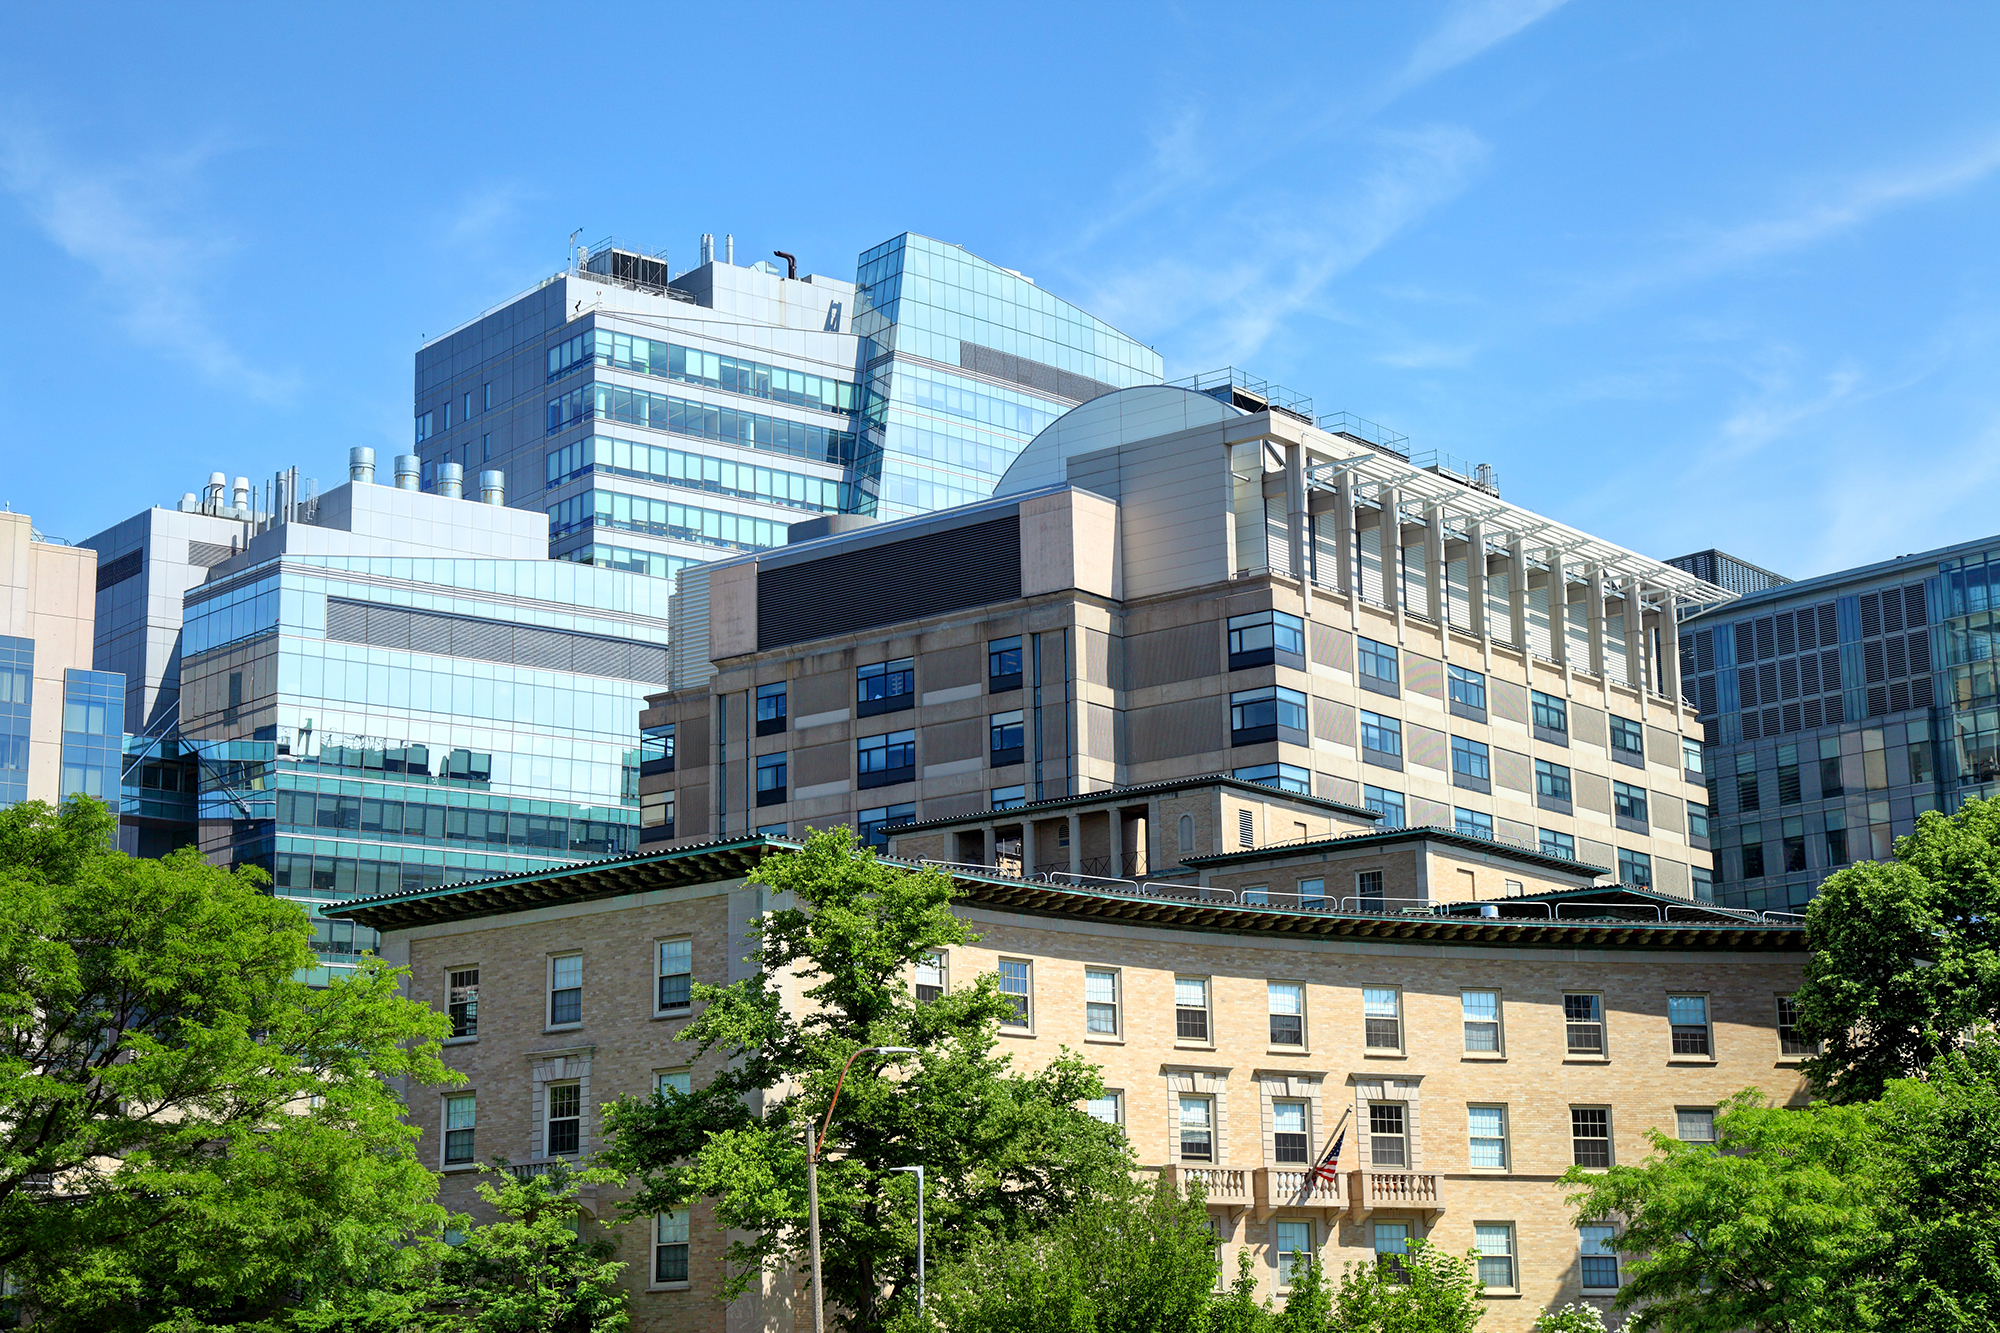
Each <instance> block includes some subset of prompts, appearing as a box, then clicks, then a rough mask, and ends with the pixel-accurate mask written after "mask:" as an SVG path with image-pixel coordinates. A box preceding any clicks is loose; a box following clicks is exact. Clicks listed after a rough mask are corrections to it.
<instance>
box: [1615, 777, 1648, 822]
mask: <svg viewBox="0 0 2000 1333" xmlns="http://www.w3.org/2000/svg"><path fill="white" fill-rule="evenodd" d="M1611 808H1612V810H1614V811H1615V812H1616V813H1617V815H1618V827H1619V828H1622V829H1624V830H1625V831H1626V832H1628V833H1644V832H1645V831H1646V789H1645V788H1644V787H1640V786H1637V785H1635V784H1633V783H1630V782H1613V783H1612V784H1611Z"/></svg>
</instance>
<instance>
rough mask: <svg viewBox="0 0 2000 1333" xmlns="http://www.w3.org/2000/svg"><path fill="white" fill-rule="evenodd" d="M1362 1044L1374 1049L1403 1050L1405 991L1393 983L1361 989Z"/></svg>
mask: <svg viewBox="0 0 2000 1333" xmlns="http://www.w3.org/2000/svg"><path fill="white" fill-rule="evenodd" d="M1361 1030H1362V1044H1363V1045H1364V1046H1365V1047H1367V1049H1369V1050H1371V1051H1400V1050H1402V1049H1403V993H1402V992H1401V991H1399V990H1397V989H1396V988H1395V987H1394V986H1363V987H1362V988H1361Z"/></svg>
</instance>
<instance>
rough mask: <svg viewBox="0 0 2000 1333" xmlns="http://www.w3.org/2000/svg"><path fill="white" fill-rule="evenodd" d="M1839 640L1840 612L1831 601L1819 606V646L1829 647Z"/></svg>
mask: <svg viewBox="0 0 2000 1333" xmlns="http://www.w3.org/2000/svg"><path fill="white" fill-rule="evenodd" d="M1839 642H1840V613H1839V610H1838V609H1837V608H1836V606H1835V604H1834V603H1832V602H1822V603H1820V607H1819V646H1820V647H1822V648H1831V647H1833V646H1834V645H1835V644H1837V643H1839Z"/></svg>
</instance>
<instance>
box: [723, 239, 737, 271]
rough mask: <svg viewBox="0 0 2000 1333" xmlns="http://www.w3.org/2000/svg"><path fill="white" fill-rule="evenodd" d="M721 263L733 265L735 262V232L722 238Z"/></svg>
mask: <svg viewBox="0 0 2000 1333" xmlns="http://www.w3.org/2000/svg"><path fill="white" fill-rule="evenodd" d="M722 262H723V263H725V264H734V263H735V262H736V233H735V232H730V233H728V234H727V235H725V236H724V237H723V238H722Z"/></svg>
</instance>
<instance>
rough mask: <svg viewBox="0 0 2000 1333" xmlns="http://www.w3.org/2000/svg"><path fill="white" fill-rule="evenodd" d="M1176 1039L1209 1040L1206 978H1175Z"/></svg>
mask: <svg viewBox="0 0 2000 1333" xmlns="http://www.w3.org/2000/svg"><path fill="white" fill-rule="evenodd" d="M1174 1039H1175V1040H1176V1041H1201V1042H1205V1041H1207V1040H1208V980H1207V978H1205V977H1175V978H1174Z"/></svg>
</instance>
